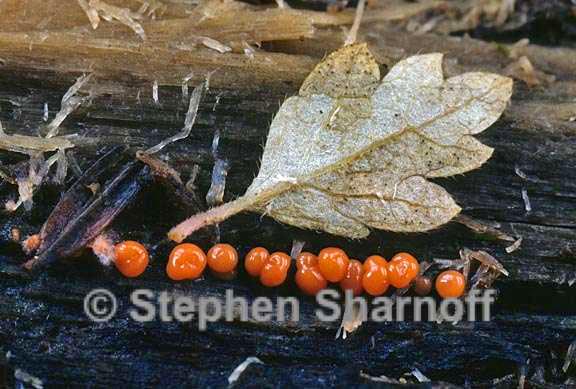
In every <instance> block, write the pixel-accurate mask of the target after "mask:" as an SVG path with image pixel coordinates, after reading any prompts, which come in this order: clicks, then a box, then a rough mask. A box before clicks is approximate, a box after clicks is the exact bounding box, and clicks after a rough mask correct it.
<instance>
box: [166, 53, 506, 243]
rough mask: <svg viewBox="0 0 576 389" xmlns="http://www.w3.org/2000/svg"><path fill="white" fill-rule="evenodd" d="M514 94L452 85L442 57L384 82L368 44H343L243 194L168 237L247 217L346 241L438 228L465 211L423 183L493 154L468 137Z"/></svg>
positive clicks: (414, 64) (292, 109) (277, 127)
mask: <svg viewBox="0 0 576 389" xmlns="http://www.w3.org/2000/svg"><path fill="white" fill-rule="evenodd" d="M423 75H425V76H423ZM511 92H512V81H511V79H509V78H507V77H503V76H499V75H496V74H490V73H467V74H463V75H460V76H456V77H451V78H449V79H447V80H445V79H444V76H443V74H442V54H426V55H416V56H413V57H410V58H407V59H405V60H403V61H400V62H399V63H398V64H396V65H395V66H394V67H393V68H392V69H391V70H390V72H389V73H388V74H387V75H386V76H385V77H384V79H383V80H382V81H380V71H379V68H378V64H377V63H376V61H375V60H374V58H373V57H372V55H371V54H370V52H369V51H368V48H367V46H366V45H365V44H353V45H348V46H344V47H343V48H341V49H339V50H337V51H336V52H334V53H332V54H330V55H329V56H328V57H327V58H326V59H325V60H324V61H322V62H321V63H320V64H318V65H317V66H316V68H315V69H314V71H313V72H312V73H311V74H310V75H309V76H308V78H307V79H306V80H305V81H304V83H303V85H302V87H301V88H300V94H299V95H298V96H294V97H291V98H289V99H288V100H286V101H285V102H284V104H283V105H282V106H281V107H280V110H279V112H278V113H277V114H276V117H275V118H274V120H273V122H272V125H271V127H270V132H269V134H268V140H267V142H266V147H265V149H264V155H263V157H262V164H261V167H260V172H259V174H258V176H257V177H256V178H255V180H254V182H253V183H252V185H251V186H250V187H249V188H248V190H247V191H246V194H245V195H244V196H242V197H240V198H238V199H236V200H234V201H232V202H229V203H227V204H224V205H222V206H220V207H217V208H213V209H211V210H209V211H207V212H204V213H201V214H198V215H195V216H193V217H191V218H190V219H188V220H186V221H184V222H182V223H180V224H179V225H178V226H176V227H174V228H173V229H172V230H171V231H170V233H169V238H170V239H172V240H174V241H176V242H181V241H182V240H184V239H185V238H186V237H187V236H188V235H190V234H191V233H192V232H194V231H196V230H198V229H200V228H202V227H204V226H206V225H210V224H214V223H218V222H221V221H223V220H225V219H227V218H228V217H230V216H232V215H234V214H236V213H239V212H242V211H246V210H250V211H255V212H260V213H264V214H266V215H268V216H271V217H273V218H275V219H276V220H278V221H281V222H284V223H287V224H291V225H294V226H297V227H301V228H308V229H313V230H323V231H326V232H329V233H332V234H335V235H341V236H346V237H350V238H363V237H366V236H367V235H368V234H369V232H370V230H369V227H371V228H377V229H385V230H391V231H398V232H416V231H427V230H431V229H434V228H436V227H438V226H440V225H442V224H444V223H446V222H448V221H449V220H450V219H452V218H453V217H454V216H456V215H457V214H458V213H459V211H460V208H459V207H458V206H457V205H456V203H455V202H454V200H453V199H452V197H451V196H450V195H449V194H448V193H447V192H446V191H445V190H444V189H443V188H441V187H440V186H438V185H436V184H433V183H431V182H429V181H427V180H426V178H433V177H446V176H451V175H454V174H460V173H464V172H466V171H469V170H472V169H475V168H477V167H479V166H481V165H482V164H483V163H484V162H485V161H486V160H487V159H488V158H489V157H490V156H491V155H492V149H491V148H489V147H487V146H485V145H483V144H482V143H480V142H478V141H477V140H476V139H475V138H474V137H473V136H472V135H474V134H477V133H479V132H481V131H483V130H484V129H486V128H487V127H489V126H490V125H491V124H492V123H494V122H495V121H496V120H497V119H498V117H499V116H500V115H501V113H502V111H503V110H504V108H505V107H506V105H507V103H508V101H509V99H510V95H511ZM415 107H418V109H415ZM295 161H298V163H295Z"/></svg>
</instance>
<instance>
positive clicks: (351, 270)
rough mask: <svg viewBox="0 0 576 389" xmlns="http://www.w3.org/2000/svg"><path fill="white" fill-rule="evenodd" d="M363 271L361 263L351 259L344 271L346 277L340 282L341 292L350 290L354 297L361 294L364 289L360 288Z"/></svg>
mask: <svg viewBox="0 0 576 389" xmlns="http://www.w3.org/2000/svg"><path fill="white" fill-rule="evenodd" d="M363 275H364V269H363V267H362V263H361V262H360V261H358V260H356V259H351V260H350V263H349V264H348V270H346V276H345V277H344V279H343V280H342V281H340V288H342V290H344V291H345V290H348V289H349V290H351V291H352V293H353V294H354V296H358V295H360V294H362V291H363V290H364V288H363V287H362V276H363Z"/></svg>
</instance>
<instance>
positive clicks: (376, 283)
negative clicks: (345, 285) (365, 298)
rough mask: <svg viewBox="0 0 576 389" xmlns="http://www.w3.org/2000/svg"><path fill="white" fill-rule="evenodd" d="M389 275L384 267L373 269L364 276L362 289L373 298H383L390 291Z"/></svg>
mask: <svg viewBox="0 0 576 389" xmlns="http://www.w3.org/2000/svg"><path fill="white" fill-rule="evenodd" d="M389 286H390V284H389V283H388V274H387V271H386V268H385V267H384V266H377V267H373V268H371V269H370V270H368V271H367V272H366V273H364V275H363V276H362V287H363V288H364V290H365V291H366V293H368V294H369V295H371V296H381V295H383V294H384V293H386V291H387V290H388V287H389Z"/></svg>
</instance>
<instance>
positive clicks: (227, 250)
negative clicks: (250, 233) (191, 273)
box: [207, 243, 238, 273]
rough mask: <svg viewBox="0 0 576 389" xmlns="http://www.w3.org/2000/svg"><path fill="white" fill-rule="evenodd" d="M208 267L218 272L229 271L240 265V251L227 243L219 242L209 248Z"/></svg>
mask: <svg viewBox="0 0 576 389" xmlns="http://www.w3.org/2000/svg"><path fill="white" fill-rule="evenodd" d="M207 258H208V267H210V269H212V270H213V271H215V272H217V273H228V272H231V271H232V270H234V269H235V268H236V265H238V252H237V251H236V249H235V248H234V247H232V246H231V245H229V244H227V243H218V244H215V245H214V246H212V248H211V249H210V250H208V255H207Z"/></svg>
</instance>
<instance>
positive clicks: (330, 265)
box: [318, 247, 350, 282]
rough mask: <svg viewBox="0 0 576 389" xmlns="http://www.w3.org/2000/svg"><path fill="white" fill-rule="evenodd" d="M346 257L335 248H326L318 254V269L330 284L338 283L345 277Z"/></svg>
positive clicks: (341, 251)
mask: <svg viewBox="0 0 576 389" xmlns="http://www.w3.org/2000/svg"><path fill="white" fill-rule="evenodd" d="M349 263H350V260H349V259H348V255H346V253H345V252H344V250H341V249H339V248H337V247H327V248H325V249H322V251H320V253H319V254H318V269H320V273H322V275H323V276H324V278H326V279H327V280H328V281H330V282H340V281H342V280H343V279H344V277H346V271H347V270H348V264H349Z"/></svg>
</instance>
